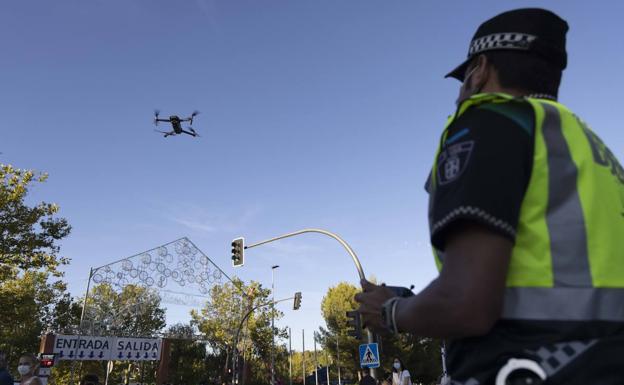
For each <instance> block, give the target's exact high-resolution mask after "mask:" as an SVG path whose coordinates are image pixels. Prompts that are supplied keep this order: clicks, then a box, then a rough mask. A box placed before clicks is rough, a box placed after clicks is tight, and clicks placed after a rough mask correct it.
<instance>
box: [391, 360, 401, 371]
mask: <svg viewBox="0 0 624 385" xmlns="http://www.w3.org/2000/svg"><path fill="white" fill-rule="evenodd" d="M392 366H394V368H395V369H396V370H399V369H401V364H400V363H398V362H395V363H394V364H392Z"/></svg>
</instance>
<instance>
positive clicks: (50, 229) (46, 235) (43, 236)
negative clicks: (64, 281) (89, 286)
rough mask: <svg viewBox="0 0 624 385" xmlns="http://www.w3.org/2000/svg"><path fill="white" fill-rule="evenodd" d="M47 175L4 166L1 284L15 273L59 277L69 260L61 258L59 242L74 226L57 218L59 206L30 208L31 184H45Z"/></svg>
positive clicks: (0, 172)
mask: <svg viewBox="0 0 624 385" xmlns="http://www.w3.org/2000/svg"><path fill="white" fill-rule="evenodd" d="M46 179H47V174H38V173H35V172H33V171H31V170H22V169H17V168H14V167H12V166H10V165H4V164H0V281H3V280H5V279H11V277H12V270H13V269H15V268H17V269H21V270H33V269H35V270H41V269H42V270H45V271H48V272H50V273H52V274H54V275H56V276H61V275H62V273H61V272H60V271H59V270H58V268H59V266H60V265H63V264H67V263H68V259H66V258H63V257H60V256H59V255H58V253H59V248H60V246H59V245H58V244H57V242H58V241H59V240H61V239H63V238H65V237H66V236H67V235H69V232H70V230H71V227H70V226H69V224H68V223H67V220H66V219H64V218H56V217H55V214H57V213H58V211H59V207H58V206H57V205H56V204H53V203H46V202H41V203H39V204H37V205H35V206H33V207H30V206H28V205H26V203H25V202H24V201H25V198H26V195H27V194H28V188H29V185H30V184H32V183H35V182H40V183H41V182H44V181H45V180H46Z"/></svg>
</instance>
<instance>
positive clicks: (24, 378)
mask: <svg viewBox="0 0 624 385" xmlns="http://www.w3.org/2000/svg"><path fill="white" fill-rule="evenodd" d="M38 370H39V360H38V359H37V357H35V356H34V355H33V354H30V353H24V354H22V356H21V357H20V359H19V363H18V364H17V371H18V372H19V374H20V376H21V379H20V385H41V380H40V379H39V377H38V376H37V371H38Z"/></svg>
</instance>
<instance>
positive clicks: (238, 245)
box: [232, 238, 245, 267]
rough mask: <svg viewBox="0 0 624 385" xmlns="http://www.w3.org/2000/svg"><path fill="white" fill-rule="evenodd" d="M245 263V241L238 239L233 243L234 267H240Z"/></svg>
mask: <svg viewBox="0 0 624 385" xmlns="http://www.w3.org/2000/svg"><path fill="white" fill-rule="evenodd" d="M244 263H245V239H244V238H236V239H235V240H233V241H232V266H234V267H239V266H243V264H244Z"/></svg>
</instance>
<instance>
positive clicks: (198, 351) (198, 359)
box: [165, 324, 215, 385]
mask: <svg viewBox="0 0 624 385" xmlns="http://www.w3.org/2000/svg"><path fill="white" fill-rule="evenodd" d="M196 334H197V330H196V328H195V327H194V326H193V325H190V324H175V325H172V326H170V327H169V328H168V329H167V332H166V333H165V335H166V337H167V338H169V339H170V340H171V356H170V359H169V378H168V381H167V382H169V383H172V384H175V385H178V384H200V383H209V382H212V381H211V378H210V375H209V374H210V373H213V374H214V373H215V371H214V370H210V369H209V368H208V367H207V366H208V360H206V358H207V351H206V344H205V343H204V342H201V341H197V340H196Z"/></svg>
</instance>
